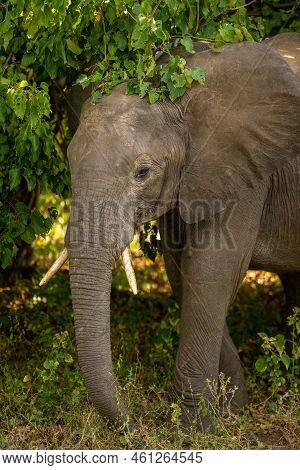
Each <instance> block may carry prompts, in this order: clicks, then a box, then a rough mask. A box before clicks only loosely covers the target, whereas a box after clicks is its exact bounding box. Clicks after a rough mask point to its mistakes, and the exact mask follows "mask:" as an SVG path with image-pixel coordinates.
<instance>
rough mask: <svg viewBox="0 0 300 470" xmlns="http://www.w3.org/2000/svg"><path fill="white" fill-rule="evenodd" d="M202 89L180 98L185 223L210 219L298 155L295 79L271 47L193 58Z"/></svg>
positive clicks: (246, 46) (299, 100)
mask: <svg viewBox="0 0 300 470" xmlns="http://www.w3.org/2000/svg"><path fill="white" fill-rule="evenodd" d="M196 65H200V66H201V67H202V68H203V69H204V71H205V74H206V80H205V83H204V86H200V85H195V86H194V87H193V88H192V89H191V90H189V92H188V94H187V96H186V97H184V101H185V102H184V103H183V105H184V107H185V109H186V111H185V112H186V123H187V129H188V131H187V132H188V144H187V155H186V160H185V164H184V167H183V169H182V174H181V182H180V190H179V207H180V212H181V216H182V218H183V219H184V221H185V222H187V223H195V222H197V221H199V220H201V219H206V218H209V217H212V216H213V215H214V214H216V213H217V212H220V211H221V210H223V209H224V208H225V207H226V205H227V204H228V203H229V202H231V201H232V200H235V201H236V200H238V199H240V198H242V197H243V196H246V194H247V191H248V190H249V189H250V188H254V187H255V186H256V185H257V184H259V183H260V182H261V181H262V180H264V179H266V178H268V177H269V176H270V175H271V174H272V173H273V172H274V171H275V170H276V169H277V168H280V167H282V166H284V165H285V164H287V163H288V162H290V161H291V159H293V158H295V157H297V156H299V155H300V81H299V77H297V75H296V74H295V73H294V72H293V71H292V70H291V68H290V67H289V66H288V64H287V63H286V62H285V61H284V60H283V59H282V58H281V56H280V55H279V54H277V53H276V52H275V51H274V50H273V49H272V48H271V44H270V43H269V44H256V43H250V42H245V43H241V44H234V45H230V46H225V47H224V48H223V49H222V51H221V52H220V53H214V52H211V51H207V52H202V53H200V54H197V55H195V56H194V57H193V58H192V59H191V61H190V62H189V66H196Z"/></svg>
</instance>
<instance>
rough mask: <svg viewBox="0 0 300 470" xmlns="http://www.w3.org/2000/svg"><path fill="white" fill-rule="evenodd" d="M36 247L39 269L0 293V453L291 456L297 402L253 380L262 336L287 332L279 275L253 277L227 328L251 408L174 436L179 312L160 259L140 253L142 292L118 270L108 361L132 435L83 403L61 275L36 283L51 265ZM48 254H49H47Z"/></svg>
mask: <svg viewBox="0 0 300 470" xmlns="http://www.w3.org/2000/svg"><path fill="white" fill-rule="evenodd" d="M47 250H48V248H47V246H46V247H44V246H41V245H40V246H37V247H36V251H35V256H36V258H37V260H38V267H36V268H33V269H32V270H31V272H30V274H28V275H27V277H26V279H23V278H20V279H18V280H17V281H16V283H15V285H14V286H11V287H5V288H2V289H0V312H1V315H0V334H1V342H0V409H1V416H0V448H2V449H174V448H175V449H186V448H190V449H199V448H202V449H268V448H274V449H295V448H297V446H299V438H300V416H299V415H300V412H299V401H298V399H297V396H296V395H294V396H292V397H291V396H290V397H288V398H287V397H286V396H285V393H284V391H283V392H282V393H281V394H279V395H276V396H272V395H271V394H270V392H269V391H268V387H267V384H266V383H265V382H264V381H262V380H261V379H260V378H259V377H258V376H257V374H256V372H255V368H254V363H255V360H256V359H257V357H258V356H259V354H261V349H260V340H259V337H258V335H257V333H258V332H259V331H265V332H266V333H267V334H269V335H273V334H276V333H278V332H283V333H284V332H285V328H286V326H285V317H284V315H283V300H284V299H283V292H282V288H281V285H280V283H279V281H278V279H277V277H276V276H274V275H271V274H269V273H261V274H259V273H256V272H250V273H249V274H248V276H247V279H246V280H245V281H244V283H243V286H242V288H241V289H240V292H239V294H238V297H237V299H236V301H235V303H234V305H233V306H232V308H231V312H230V315H229V319H228V323H229V327H230V331H231V334H232V337H233V339H234V341H235V344H236V345H237V347H238V350H239V353H240V355H241V358H242V360H243V363H244V365H245V370H246V377H247V387H248V391H249V394H250V405H249V407H248V408H247V409H246V410H245V411H244V412H243V413H242V414H240V415H238V416H233V415H232V416H230V417H229V418H227V419H221V418H218V427H217V432H216V434H202V433H196V432H195V433H193V434H192V435H191V436H190V437H189V438H188V439H187V438H186V437H185V436H183V435H182V434H181V432H180V430H178V429H177V430H175V432H174V431H173V432H172V433H171V431H170V427H171V426H170V423H171V422H172V420H173V422H174V423H175V429H176V419H177V415H176V410H177V408H176V404H174V399H173V396H172V371H173V364H174V357H175V352H176V349H177V344H178V331H179V311H178V308H177V305H176V303H175V301H174V299H173V298H172V295H171V291H170V287H169V284H168V283H167V279H166V274H165V271H164V267H163V262H162V259H161V258H158V260H157V261H156V263H155V265H154V266H153V263H152V262H151V261H150V260H146V259H145V258H143V257H141V256H140V255H139V253H138V252H137V253H136V254H137V256H136V257H135V259H134V263H135V268H136V271H137V280H138V284H139V288H140V290H141V293H140V294H139V295H138V296H136V297H135V296H133V295H132V294H131V293H130V292H128V287H127V283H126V279H125V274H124V272H123V270H122V269H121V268H120V265H119V263H117V266H116V269H115V272H114V280H113V290H112V344H113V355H114V359H115V361H114V363H115V365H116V371H117V375H118V377H119V381H120V386H121V388H122V392H123V395H124V397H125V401H126V403H127V405H128V407H129V410H130V412H131V415H132V416H135V417H136V421H135V425H134V427H133V431H132V432H131V433H127V434H124V433H121V432H120V430H119V429H117V428H116V427H114V426H112V425H110V424H109V423H107V422H106V421H105V420H104V419H103V418H101V417H100V416H99V415H98V414H97V413H96V412H95V410H94V408H93V406H92V405H91V404H90V403H89V401H88V398H87V395H86V390H85V387H84V384H83V382H82V378H81V374H80V370H79V367H78V364H77V358H76V350H75V339H74V327H73V313H72V306H71V298H70V289H69V279H68V273H67V270H63V271H62V272H60V273H59V274H58V275H57V276H56V277H55V278H54V279H53V280H52V281H51V282H50V283H49V284H48V285H47V286H45V287H43V288H39V287H38V280H39V279H40V277H41V272H44V266H45V265H48V263H49V261H48V258H50V257H52V254H53V248H51V252H50V251H49V250H48V251H47ZM49 253H50V254H49Z"/></svg>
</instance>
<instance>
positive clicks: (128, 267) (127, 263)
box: [122, 246, 137, 295]
mask: <svg viewBox="0 0 300 470" xmlns="http://www.w3.org/2000/svg"><path fill="white" fill-rule="evenodd" d="M122 261H123V264H124V268H125V273H126V277H127V280H128V284H129V286H130V288H131V290H132V292H133V293H134V295H136V294H137V285H136V278H135V274H134V269H133V266H132V258H131V252H130V248H129V246H127V247H126V248H125V250H124V251H123V253H122Z"/></svg>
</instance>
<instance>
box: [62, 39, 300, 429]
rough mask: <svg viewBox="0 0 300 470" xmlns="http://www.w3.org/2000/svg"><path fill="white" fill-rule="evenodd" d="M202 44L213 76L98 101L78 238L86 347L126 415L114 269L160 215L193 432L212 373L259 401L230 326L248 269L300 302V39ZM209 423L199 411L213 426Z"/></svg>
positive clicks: (100, 382)
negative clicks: (176, 91)
mask: <svg viewBox="0 0 300 470" xmlns="http://www.w3.org/2000/svg"><path fill="white" fill-rule="evenodd" d="M197 47H199V50H200V52H197V53H196V54H195V55H192V56H189V57H188V58H187V60H188V63H189V64H190V65H191V66H195V65H200V66H201V67H202V68H203V69H204V70H205V72H206V81H205V84H204V85H199V84H196V85H194V86H193V87H192V88H191V89H190V90H189V91H188V92H187V93H186V94H185V95H184V97H183V98H181V99H178V100H176V102H175V103H171V102H170V101H166V102H164V103H156V104H154V105H149V104H148V102H147V100H146V99H140V98H139V97H138V96H136V95H133V96H126V95H125V94H124V89H125V87H124V85H120V86H118V87H116V88H115V89H114V90H113V92H112V94H111V95H110V96H105V97H103V98H102V99H101V100H100V102H99V103H97V104H95V105H94V104H91V103H90V102H89V101H87V102H85V104H84V106H83V108H82V111H81V115H80V125H79V127H78V128H77V131H76V133H75V135H74V137H73V140H72V142H71V144H70V146H69V149H68V158H69V162H70V167H71V175H72V194H73V199H72V210H71V218H70V224H69V228H68V236H67V238H66V246H67V248H68V251H69V255H70V278H71V288H72V297H73V307H74V313H75V327H76V341H77V348H78V357H79V362H80V366H81V370H82V374H83V377H84V380H85V384H86V387H87V389H88V392H89V395H90V397H91V399H92V401H93V402H94V404H95V405H96V407H97V408H98V409H99V410H100V412H101V413H102V414H103V415H104V416H106V417H108V418H110V419H112V420H119V422H121V423H125V422H126V420H127V412H126V409H125V406H124V404H123V403H122V400H121V399H120V397H119V393H118V390H117V383H116V379H115V375H114V371H113V363H112V358H111V344H110V291H111V276H112V267H113V263H114V261H115V259H116V258H117V257H118V256H119V255H120V253H121V250H122V249H123V248H124V247H125V246H126V245H128V244H129V242H130V241H131V240H132V238H133V235H134V229H135V227H138V226H139V225H141V224H142V223H144V222H146V221H149V220H153V219H156V218H158V219H159V228H160V231H161V235H162V241H163V248H164V259H165V264H166V269H167V273H168V276H169V279H170V282H171V285H172V288H173V291H174V294H175V296H176V298H177V300H178V302H179V305H180V308H181V331H180V345H179V350H178V352H177V357H176V366H175V374H174V382H175V390H176V392H177V395H178V396H179V397H180V398H182V399H183V401H182V424H183V426H184V427H185V428H188V427H189V425H190V423H191V421H192V420H193V419H194V417H195V412H196V408H197V405H198V402H199V397H200V396H204V398H205V400H206V403H207V405H208V407H209V406H210V403H211V401H212V392H211V389H210V387H208V386H207V379H209V380H211V381H214V382H215V383H217V381H218V376H219V373H220V372H224V373H225V374H226V376H230V377H231V378H232V379H231V383H232V385H237V386H238V390H237V392H236V394H235V397H234V400H233V408H234V409H235V410H239V409H240V408H242V407H243V406H244V405H245V404H246V403H247V392H246V390H245V387H244V378H243V371H242V367H241V364H240V361H239V357H238V353H237V350H236V348H235V346H234V344H233V342H232V340H231V338H230V336H229V333H228V329H227V327H226V314H227V310H228V306H229V304H230V302H231V301H232V300H233V299H234V297H235V295H236V293H237V290H238V288H239V286H240V284H241V282H242V279H243V277H244V275H245V273H246V271H247V269H248V268H253V269H263V270H269V271H274V272H276V273H279V275H280V277H281V279H282V281H283V284H284V286H285V288H286V292H287V300H288V302H289V303H290V305H295V304H297V303H300V217H299V215H300V214H299V200H300V158H299V154H300V152H299V149H300V134H299V123H300V82H299V68H300V61H299V56H300V35H299V34H296V33H294V34H293V33H286V34H282V35H279V36H277V37H276V38H275V39H274V38H273V39H272V40H269V41H265V42H264V43H263V44H254V43H250V42H246V43H241V44H235V45H228V46H225V47H224V48H223V50H222V52H220V53H213V52H211V51H209V50H206V51H201V49H203V46H201V45H200V46H197ZM204 48H205V47H204ZM75 95H76V94H75ZM81 99H82V98H81ZM75 105H76V106H77V107H80V97H79V96H78V95H77V97H76V96H75ZM74 123H75V125H76V120H75V121H74ZM141 315H142V312H141ZM200 421H201V422H200ZM209 424H211V420H210V418H208V417H202V420H201V417H200V419H199V421H198V425H199V426H200V427H201V426H202V429H203V428H205V427H207V426H208V425H209Z"/></svg>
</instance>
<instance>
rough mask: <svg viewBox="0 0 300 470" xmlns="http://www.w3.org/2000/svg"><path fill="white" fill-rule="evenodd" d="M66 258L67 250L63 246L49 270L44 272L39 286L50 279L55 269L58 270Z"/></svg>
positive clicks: (55, 271)
mask: <svg viewBox="0 0 300 470" xmlns="http://www.w3.org/2000/svg"><path fill="white" fill-rule="evenodd" d="M67 259H68V250H67V248H64V250H63V251H62V253H61V254H60V255H59V257H58V258H57V260H56V261H55V262H54V263H53V264H52V266H51V268H50V269H49V271H47V272H46V274H45V276H44V277H43V279H42V280H41V282H40V283H39V286H43V285H44V284H47V282H48V281H49V280H50V279H51V277H53V276H54V274H55V273H57V271H59V270H60V268H61V267H62V265H63V264H64V262H65V261H67Z"/></svg>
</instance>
